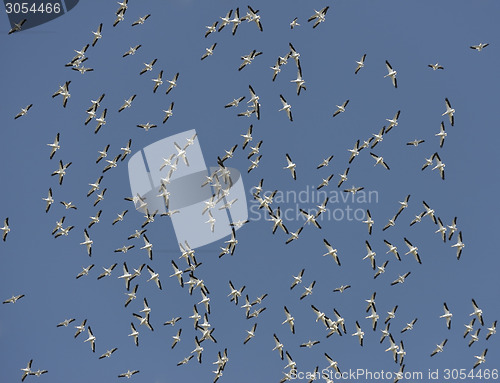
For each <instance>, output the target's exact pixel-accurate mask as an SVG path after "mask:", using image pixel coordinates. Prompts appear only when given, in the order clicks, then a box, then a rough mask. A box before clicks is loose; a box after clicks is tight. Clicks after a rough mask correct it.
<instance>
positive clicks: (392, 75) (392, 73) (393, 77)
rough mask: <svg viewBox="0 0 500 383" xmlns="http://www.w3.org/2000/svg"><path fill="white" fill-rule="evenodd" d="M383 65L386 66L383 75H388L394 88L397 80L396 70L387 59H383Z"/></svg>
mask: <svg viewBox="0 0 500 383" xmlns="http://www.w3.org/2000/svg"><path fill="white" fill-rule="evenodd" d="M385 66H386V67H387V72H388V73H387V74H386V75H385V76H384V78H385V77H390V78H391V80H392V85H394V88H397V87H398V80H397V79H396V74H397V73H398V72H396V71H395V70H394V69H392V66H391V64H389V61H387V60H385Z"/></svg>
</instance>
